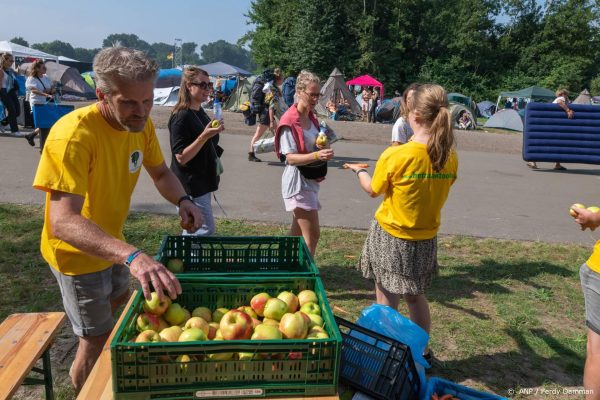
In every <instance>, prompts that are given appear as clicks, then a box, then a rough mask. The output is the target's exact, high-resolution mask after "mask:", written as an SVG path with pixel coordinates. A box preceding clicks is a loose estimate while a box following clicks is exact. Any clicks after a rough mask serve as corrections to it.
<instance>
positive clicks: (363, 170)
mask: <svg viewBox="0 0 600 400" xmlns="http://www.w3.org/2000/svg"><path fill="white" fill-rule="evenodd" d="M361 172H367V173H368V172H369V171H367V170H366V169H364V168H361V169H357V170H356V175H357V176H358V174H360V173H361Z"/></svg>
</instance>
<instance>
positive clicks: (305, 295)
mask: <svg viewBox="0 0 600 400" xmlns="http://www.w3.org/2000/svg"><path fill="white" fill-rule="evenodd" d="M298 301H299V302H300V307H302V306H303V305H305V304H306V303H317V304H319V299H318V297H317V294H316V293H315V292H313V291H312V290H303V291H301V292H300V293H298Z"/></svg>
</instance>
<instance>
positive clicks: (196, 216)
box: [179, 200, 204, 233]
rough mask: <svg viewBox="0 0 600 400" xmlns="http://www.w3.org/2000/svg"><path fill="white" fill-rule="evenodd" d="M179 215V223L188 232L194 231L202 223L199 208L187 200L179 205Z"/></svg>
mask: <svg viewBox="0 0 600 400" xmlns="http://www.w3.org/2000/svg"><path fill="white" fill-rule="evenodd" d="M179 217H180V218H181V220H180V221H179V225H181V227H182V228H183V229H185V230H186V231H188V232H190V233H193V232H196V231H197V230H198V229H200V228H201V227H202V224H203V223H204V219H203V218H202V212H200V208H198V206H197V205H196V204H194V203H193V202H191V201H189V200H184V201H182V202H181V204H180V205H179Z"/></svg>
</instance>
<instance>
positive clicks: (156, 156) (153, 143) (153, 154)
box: [142, 119, 165, 167]
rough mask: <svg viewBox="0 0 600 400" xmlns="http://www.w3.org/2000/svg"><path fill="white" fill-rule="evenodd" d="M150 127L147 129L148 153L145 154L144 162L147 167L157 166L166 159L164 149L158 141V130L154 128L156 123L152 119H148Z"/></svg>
mask: <svg viewBox="0 0 600 400" xmlns="http://www.w3.org/2000/svg"><path fill="white" fill-rule="evenodd" d="M148 124H149V125H150V126H149V129H147V130H146V132H148V133H147V136H146V137H147V140H146V143H147V146H146V154H145V155H144V160H143V161H142V162H143V164H144V165H145V166H147V167H156V166H158V165H160V164H162V163H163V161H164V160H165V159H164V157H163V154H162V150H161V149H160V144H159V143H158V138H157V137H156V130H155V129H154V124H153V123H152V120H151V119H148Z"/></svg>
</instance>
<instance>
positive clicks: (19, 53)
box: [0, 40, 58, 60]
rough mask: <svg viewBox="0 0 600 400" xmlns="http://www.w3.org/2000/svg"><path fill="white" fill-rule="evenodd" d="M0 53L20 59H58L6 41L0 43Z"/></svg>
mask: <svg viewBox="0 0 600 400" xmlns="http://www.w3.org/2000/svg"><path fill="white" fill-rule="evenodd" d="M0 53H10V54H12V55H13V57H20V58H43V59H44V60H58V57H57V56H55V55H52V54H48V53H44V52H43V51H40V50H36V49H32V48H29V47H25V46H21V45H20V44H16V43H13V42H9V41H7V40H1V41H0Z"/></svg>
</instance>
